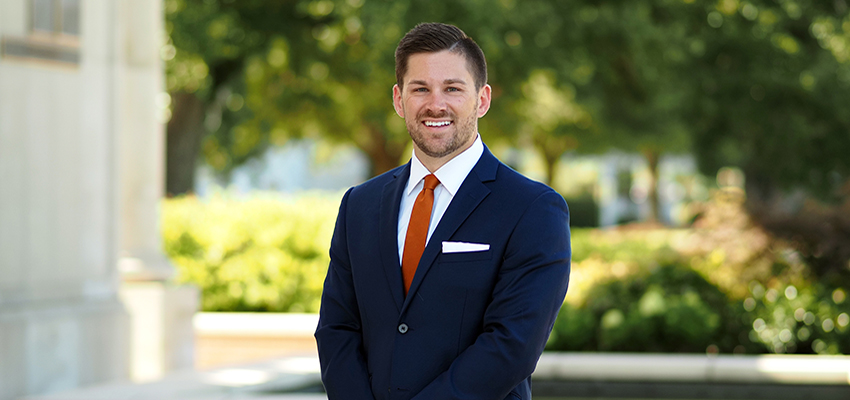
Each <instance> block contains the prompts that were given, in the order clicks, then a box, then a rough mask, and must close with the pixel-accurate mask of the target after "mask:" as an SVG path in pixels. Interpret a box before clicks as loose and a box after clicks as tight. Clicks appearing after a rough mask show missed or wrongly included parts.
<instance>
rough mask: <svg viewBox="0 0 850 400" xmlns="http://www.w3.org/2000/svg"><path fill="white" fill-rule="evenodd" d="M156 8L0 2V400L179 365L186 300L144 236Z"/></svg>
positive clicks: (157, 188)
mask: <svg viewBox="0 0 850 400" xmlns="http://www.w3.org/2000/svg"><path fill="white" fill-rule="evenodd" d="M161 3H162V2H161V1H151V0H0V400H7V399H15V398H18V397H20V396H23V395H31V394H41V393H48V392H54V391H60V390H64V389H69V388H74V387H78V386H85V385H89V384H93V383H97V382H103V381H108V380H114V379H126V378H128V377H132V378H135V379H153V378H156V377H158V376H160V375H162V373H163V372H164V371H165V370H168V369H172V368H179V367H189V366H191V362H192V331H191V316H192V314H193V313H194V310H195V308H196V307H197V292H196V291H195V290H194V289H186V288H175V287H172V286H170V285H168V283H167V280H168V278H169V277H170V276H171V275H172V274H173V268H172V267H171V266H170V265H169V264H168V262H167V260H166V259H165V257H164V256H163V255H162V254H161V252H160V248H161V245H160V238H159V234H158V228H157V221H158V218H157V214H156V212H157V211H156V210H157V205H158V202H159V199H160V198H161V197H162V192H163V186H164V185H163V162H164V161H163V160H164V152H163V143H164V138H163V124H162V118H161V116H162V114H163V112H164V110H162V109H161V108H159V107H158V106H157V98H158V96H159V97H161V94H160V92H161V91H162V89H161V88H162V84H161V82H162V66H161V61H160V57H159V48H160V44H161V41H162V23H163V16H162V11H161V6H162V5H161ZM160 103H161V102H160ZM119 266H120V267H119Z"/></svg>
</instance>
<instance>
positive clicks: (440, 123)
mask: <svg viewBox="0 0 850 400" xmlns="http://www.w3.org/2000/svg"><path fill="white" fill-rule="evenodd" d="M424 124H425V126H427V127H430V128H439V127H442V126H449V125H451V124H452V121H425V122H424Z"/></svg>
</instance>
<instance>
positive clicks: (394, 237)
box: [378, 163, 410, 310]
mask: <svg viewBox="0 0 850 400" xmlns="http://www.w3.org/2000/svg"><path fill="white" fill-rule="evenodd" d="M394 176H395V179H393V180H392V181H390V182H389V183H387V184H386V185H384V191H383V193H382V195H381V211H380V215H381V217H380V218H381V220H380V221H379V224H380V226H379V228H378V229H379V233H378V235H379V236H380V237H379V243H378V246H379V247H380V252H381V265H383V266H384V276H386V278H387V284H388V285H389V287H390V293H391V294H392V297H393V300H395V305H396V308H397V309H398V310H401V306H402V303H403V301H404V291H403V290H402V289H403V283H402V279H401V265H400V264H399V261H398V211H399V207H400V202H401V195H402V192H403V191H404V188H405V187H406V186H407V180H408V177H409V176H410V163H408V164H407V165H406V166H405V167H404V168H401V169H399V170H398V172H396V173H395V175H394Z"/></svg>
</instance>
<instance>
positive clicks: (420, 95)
mask: <svg viewBox="0 0 850 400" xmlns="http://www.w3.org/2000/svg"><path fill="white" fill-rule="evenodd" d="M403 82H404V86H403V87H399V86H398V85H395V86H394V87H393V105H394V106H395V110H396V112H397V113H398V115H399V116H401V117H402V118H404V122H405V124H406V125H407V131H408V132H409V133H410V137H411V139H413V151H414V152H415V153H416V157H417V158H419V161H421V162H422V164H423V165H425V167H426V168H428V170H429V171H431V172H434V171H436V170H437V169H439V168H440V167H441V166H442V165H443V164H445V163H446V162H448V161H449V160H451V159H452V158H454V157H455V156H456V155H458V154H460V153H461V152H463V151H464V150H466V149H467V148H469V146H471V145H472V143H473V142H474V141H475V136H476V133H477V132H478V118H481V117H483V116H484V114H486V113H487V110H488V109H489V108H490V86H489V85H484V86H483V87H482V88H481V89H478V90H476V89H475V82H474V79H473V77H472V75H471V73H470V71H469V69H468V68H467V63H466V59H465V58H464V56H463V55H461V54H458V53H453V52H450V51H448V50H444V51H440V52H436V53H416V54H412V55H411V56H410V58H409V59H408V68H407V73H406V74H405V76H404V81H403Z"/></svg>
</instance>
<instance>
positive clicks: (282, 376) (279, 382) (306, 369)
mask: <svg viewBox="0 0 850 400" xmlns="http://www.w3.org/2000/svg"><path fill="white" fill-rule="evenodd" d="M130 399H132V400H223V399H228V400H230V399H263V400H327V396H326V395H325V394H324V393H321V378H320V375H319V362H318V359H317V358H315V357H290V358H282V359H277V360H271V361H266V362H261V363H256V364H249V365H241V366H234V367H224V368H217V369H212V370H209V371H178V372H173V373H170V374H168V375H167V376H166V377H165V378H164V379H162V380H159V381H156V382H150V383H142V384H136V383H132V382H119V383H111V384H106V385H99V386H92V387H89V388H83V389H76V390H71V391H66V392H61V393H56V394H51V395H45V396H35V397H27V398H26V400H130Z"/></svg>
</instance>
